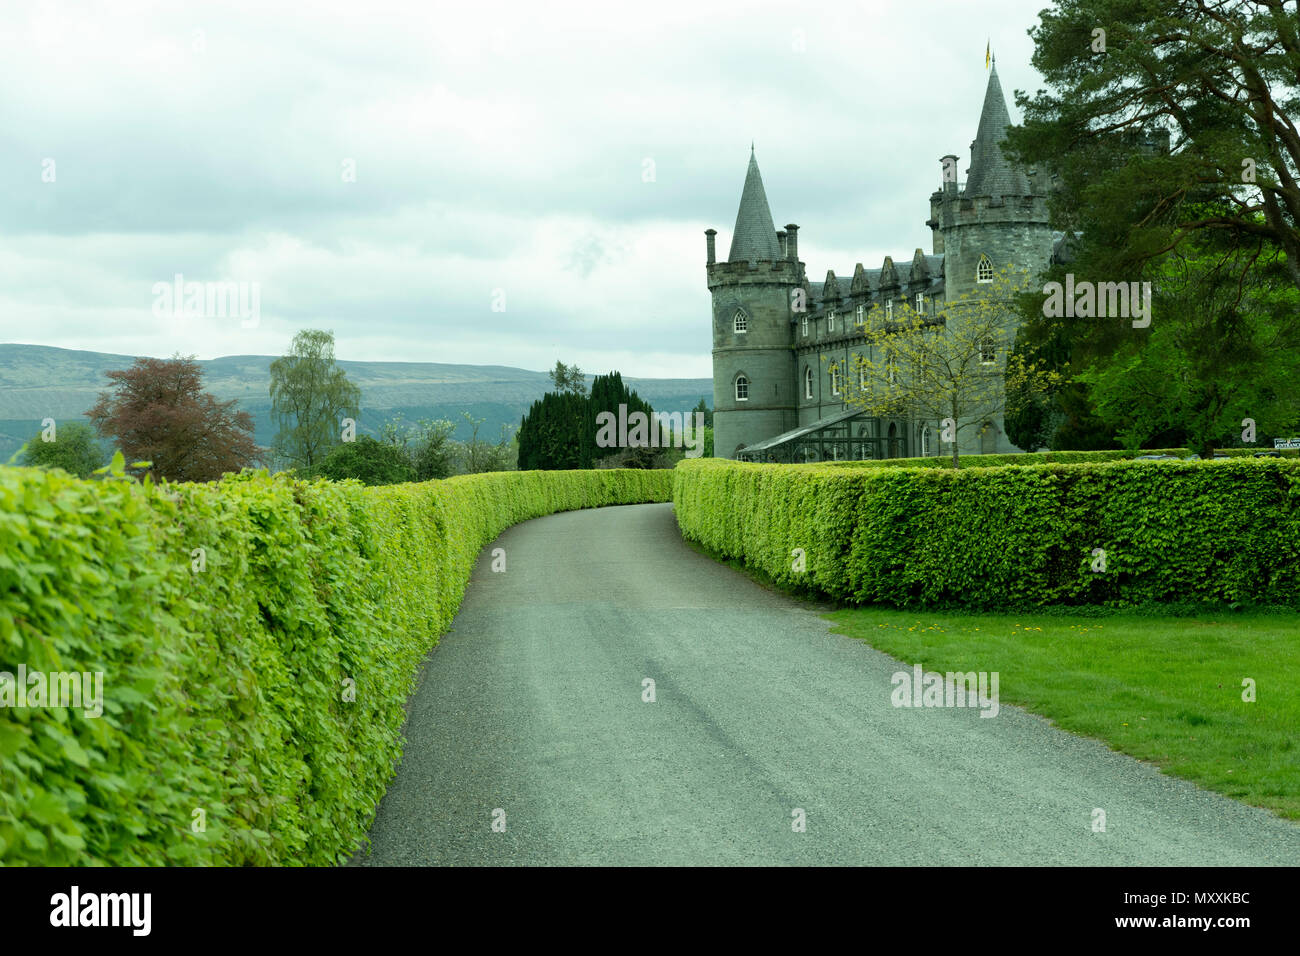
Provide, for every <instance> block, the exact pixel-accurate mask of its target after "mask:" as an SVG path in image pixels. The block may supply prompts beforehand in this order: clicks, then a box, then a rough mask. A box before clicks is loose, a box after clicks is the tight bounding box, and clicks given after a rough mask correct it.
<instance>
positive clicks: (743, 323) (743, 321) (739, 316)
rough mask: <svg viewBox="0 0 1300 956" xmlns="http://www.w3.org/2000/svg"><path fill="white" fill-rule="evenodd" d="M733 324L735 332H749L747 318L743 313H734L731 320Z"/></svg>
mask: <svg viewBox="0 0 1300 956" xmlns="http://www.w3.org/2000/svg"><path fill="white" fill-rule="evenodd" d="M733 322H734V327H735V330H736V331H737V332H748V331H749V316H747V315H746V314H745V313H744V312H743V311H739V312H737V313H736V317H735V319H734V320H733Z"/></svg>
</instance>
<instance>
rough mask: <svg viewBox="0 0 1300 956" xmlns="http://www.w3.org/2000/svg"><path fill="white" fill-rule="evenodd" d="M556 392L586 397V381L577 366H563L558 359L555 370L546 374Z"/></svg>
mask: <svg viewBox="0 0 1300 956" xmlns="http://www.w3.org/2000/svg"><path fill="white" fill-rule="evenodd" d="M547 374H548V375H550V376H551V382H552V383H553V384H554V385H555V390H556V391H557V392H572V393H573V394H574V395H581V396H584V397H585V396H586V394H587V379H586V377H585V376H584V375H583V374H582V369H580V368H578V366H577V365H565V364H564V363H563V362H561V361H559V360H558V359H557V360H556V362H555V368H553V369H551V371H550V372H548V373H547Z"/></svg>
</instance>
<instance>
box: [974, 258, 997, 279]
mask: <svg viewBox="0 0 1300 956" xmlns="http://www.w3.org/2000/svg"><path fill="white" fill-rule="evenodd" d="M975 281H976V282H992V281H993V263H991V262H989V257H988V256H986V255H983V254H981V255H980V262H979V265H977V266H976V267H975Z"/></svg>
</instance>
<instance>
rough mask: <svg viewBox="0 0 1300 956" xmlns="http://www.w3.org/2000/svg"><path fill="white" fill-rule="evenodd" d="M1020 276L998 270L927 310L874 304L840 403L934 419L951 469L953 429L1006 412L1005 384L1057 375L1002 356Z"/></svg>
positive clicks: (1034, 384) (1051, 379) (1034, 383)
mask: <svg viewBox="0 0 1300 956" xmlns="http://www.w3.org/2000/svg"><path fill="white" fill-rule="evenodd" d="M1027 281H1028V276H1027V275H1025V274H1023V273H1021V274H1011V273H1009V272H1008V271H1007V270H1005V269H1004V270H1002V271H1001V272H1000V273H998V274H997V275H996V276H995V277H994V281H993V283H992V284H991V285H989V286H981V287H980V289H979V290H977V291H974V292H967V293H965V294H963V295H962V296H960V297H958V298H957V299H955V300H953V301H951V302H948V303H946V304H945V305H944V306H943V307H942V308H941V309H940V310H939V311H938V312H936V313H935V315H933V316H928V315H924V314H920V313H917V312H915V311H914V310H912V309H911V307H910V306H908V305H907V304H906V303H903V304H902V305H901V308H898V309H896V310H895V312H894V315H895V318H893V319H889V320H887V319H885V318H884V310H883V309H881V308H880V307H879V306H876V307H875V308H873V309H872V310H871V312H870V313H868V316H867V319H868V321H867V322H866V323H864V325H863V328H862V333H861V334H862V337H863V339H864V340H865V343H866V345H867V348H866V349H864V350H860V351H858V352H856V353H855V355H854V359H853V361H852V364H851V367H850V368H848V369H843V368H839V369H837V370H836V374H839V375H845V376H846V377H847V378H848V381H847V382H846V383H845V389H844V391H845V403H846V404H847V405H849V406H851V407H857V408H860V409H863V410H864V411H866V412H867V413H868V414H870V415H873V416H885V415H892V414H903V415H907V416H908V417H911V418H914V419H918V420H920V421H933V422H938V423H939V425H940V429H939V431H940V438H941V440H948V438H947V437H945V436H951V441H950V444H951V445H952V466H953V467H954V468H956V467H958V450H957V446H958V442H957V437H958V435H959V434H960V433H961V432H962V431H965V430H967V429H970V428H976V429H979V428H982V427H984V426H985V425H986V423H988V422H991V421H993V420H994V419H995V418H997V417H998V416H1001V415H1003V414H1004V413H1005V412H1006V410H1007V393H1008V388H1007V386H1008V385H1009V386H1010V387H1011V388H1012V389H1014V390H1015V391H1016V392H1017V393H1019V394H1034V393H1037V392H1041V391H1045V390H1046V389H1047V388H1049V387H1051V386H1052V385H1053V384H1055V383H1056V381H1057V379H1058V376H1057V375H1056V374H1055V373H1052V372H1048V371H1046V370H1044V369H1042V368H1040V367H1038V366H1037V365H1035V364H1032V363H1026V362H1024V361H1023V360H1021V359H1019V358H1017V357H1016V356H1014V355H1008V352H1009V349H1010V346H1011V343H1012V335H1013V330H1014V325H1015V315H1014V312H1013V311H1012V308H1011V299H1012V297H1013V296H1014V295H1015V294H1017V293H1018V292H1020V291H1022V290H1024V288H1025V286H1026V283H1027Z"/></svg>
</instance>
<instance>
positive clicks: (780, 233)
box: [776, 229, 790, 259]
mask: <svg viewBox="0 0 1300 956" xmlns="http://www.w3.org/2000/svg"><path fill="white" fill-rule="evenodd" d="M785 235H786V233H785V230H784V229H778V230H777V231H776V241H777V244H778V245H779V246H780V247H781V258H782V259H789V258H790V256H789V255H788V254H787V253H786V251H785Z"/></svg>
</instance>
